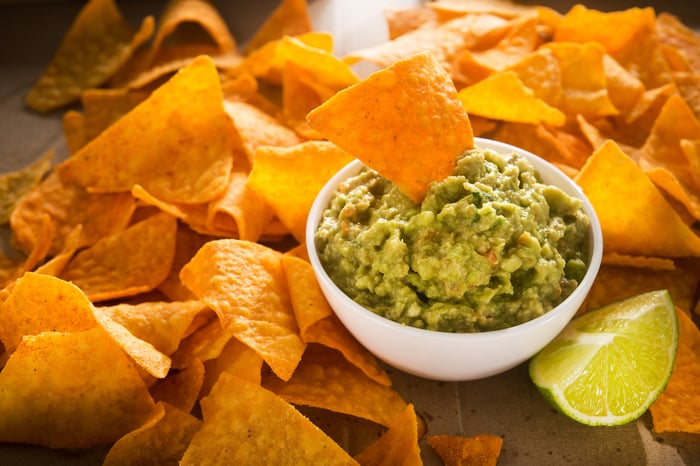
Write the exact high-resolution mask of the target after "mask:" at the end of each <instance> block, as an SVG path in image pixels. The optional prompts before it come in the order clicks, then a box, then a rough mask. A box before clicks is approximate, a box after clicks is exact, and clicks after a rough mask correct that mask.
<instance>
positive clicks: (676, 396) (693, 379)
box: [649, 308, 700, 434]
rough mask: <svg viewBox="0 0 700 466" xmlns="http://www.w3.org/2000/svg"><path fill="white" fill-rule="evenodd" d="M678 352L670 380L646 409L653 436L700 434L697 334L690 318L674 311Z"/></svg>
mask: <svg viewBox="0 0 700 466" xmlns="http://www.w3.org/2000/svg"><path fill="white" fill-rule="evenodd" d="M676 313H677V315H678V323H679V329H680V332H679V336H678V352H677V353H676V361H675V363H674V366H673V372H672V373H671V378H670V379H669V381H668V384H667V385H666V388H665V389H664V391H663V392H662V393H661V394H660V395H659V397H658V398H657V399H656V400H655V401H654V403H653V404H652V405H651V407H650V408H649V411H650V412H651V418H652V423H653V426H654V432H690V433H694V434H698V433H700V397H698V396H697V389H698V384H700V330H698V327H697V326H696V325H695V323H694V322H693V320H692V318H691V317H690V316H689V315H688V314H686V312H685V311H682V310H680V309H678V308H676Z"/></svg>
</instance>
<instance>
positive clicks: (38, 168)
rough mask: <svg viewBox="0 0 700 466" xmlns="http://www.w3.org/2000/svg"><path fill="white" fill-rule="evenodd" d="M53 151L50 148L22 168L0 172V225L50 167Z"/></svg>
mask: <svg viewBox="0 0 700 466" xmlns="http://www.w3.org/2000/svg"><path fill="white" fill-rule="evenodd" d="M53 156H54V151H53V150H50V151H48V152H46V153H45V154H44V155H42V156H41V157H39V158H38V159H36V160H35V161H33V162H32V163H30V164H29V165H27V166H26V167H24V168H21V169H19V170H16V171H12V172H7V173H2V174H0V225H2V224H5V223H7V222H9V221H10V215H11V214H12V211H13V210H14V208H15V205H17V202H18V201H19V200H20V198H21V197H22V196H24V195H25V194H26V193H28V192H29V191H31V190H32V189H34V188H35V187H36V186H37V185H38V184H39V182H40V181H41V179H42V178H43V177H44V176H45V175H46V173H47V172H48V171H49V169H50V168H51V159H52V158H53Z"/></svg>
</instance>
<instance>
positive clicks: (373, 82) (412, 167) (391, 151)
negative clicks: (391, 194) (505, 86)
mask: <svg viewBox="0 0 700 466" xmlns="http://www.w3.org/2000/svg"><path fill="white" fill-rule="evenodd" d="M416 102H421V105H416ZM308 120H309V123H310V124H311V126H312V127H313V128H314V129H316V130H317V131H319V132H320V133H321V134H322V135H323V136H325V137H327V138H328V139H329V140H331V141H332V142H334V143H335V144H337V145H338V146H339V147H340V148H342V149H344V150H346V151H347V152H349V153H350V154H351V155H353V156H354V157H357V158H358V159H360V160H362V161H363V162H364V163H365V164H367V165H368V166H369V167H371V168H373V169H375V170H377V171H378V172H379V173H380V174H381V175H383V176H384V177H386V178H388V179H390V180H391V181H393V182H394V183H395V184H396V185H397V186H398V187H399V188H400V189H402V190H403V191H404V193H406V194H407V195H408V196H409V197H411V199H413V201H414V202H417V203H419V202H420V201H421V200H422V199H423V197H424V196H425V193H426V192H427V190H428V186H429V185H430V183H431V182H433V181H440V180H442V179H444V178H445V177H446V176H448V175H450V174H451V173H452V170H453V169H454V166H455V163H456V159H457V157H458V156H459V155H460V154H461V153H462V152H463V151H465V150H466V149H470V148H472V147H473V145H474V141H473V134H472V129H471V125H470V124H469V117H468V115H467V113H466V111H465V110H464V108H463V107H462V104H461V103H460V101H459V98H458V97H457V90H456V89H455V87H454V84H453V83H452V80H451V79H450V77H449V75H448V74H447V73H446V72H445V70H444V69H443V68H442V67H441V66H440V65H439V63H438V62H437V60H436V59H435V58H434V57H433V56H432V55H431V54H429V53H426V52H424V53H418V54H415V55H413V56H411V57H409V58H406V59H404V60H400V61H397V62H395V63H394V64H393V65H391V66H390V67H388V68H386V69H383V70H381V71H377V72H375V73H374V74H372V75H370V76H369V77H368V78H366V79H364V80H363V81H361V82H360V83H358V84H356V85H354V86H351V87H349V88H347V89H344V90H342V91H340V92H338V93H337V94H336V95H335V96H333V97H332V98H331V99H329V100H327V101H326V102H325V103H323V104H322V105H321V106H319V107H317V108H316V109H314V110H313V111H312V112H311V113H309V115H308Z"/></svg>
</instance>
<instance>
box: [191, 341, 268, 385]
mask: <svg viewBox="0 0 700 466" xmlns="http://www.w3.org/2000/svg"><path fill="white" fill-rule="evenodd" d="M204 366H205V368H206V372H205V377H204V383H203V384H202V389H201V392H200V396H206V395H208V394H209V392H210V391H211V388H212V387H213V386H214V384H215V383H216V381H217V380H219V376H220V375H221V374H222V373H224V372H227V373H229V374H232V375H235V376H236V377H240V378H242V379H245V380H248V381H249V382H252V383H254V384H256V385H260V382H261V380H262V370H263V360H262V358H261V357H260V355H259V354H258V353H256V352H255V351H253V350H252V349H250V348H249V347H248V346H246V345H244V344H243V343H241V342H240V341H239V340H236V339H235V338H231V339H230V340H229V341H228V342H227V343H226V345H225V346H224V348H223V349H222V350H221V353H220V354H219V355H218V356H217V357H216V358H215V359H210V360H209V361H207V362H205V363H204Z"/></svg>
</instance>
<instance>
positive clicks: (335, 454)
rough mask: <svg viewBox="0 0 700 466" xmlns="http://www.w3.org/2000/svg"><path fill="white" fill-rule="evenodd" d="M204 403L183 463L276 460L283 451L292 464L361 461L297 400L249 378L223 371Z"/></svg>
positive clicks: (202, 463)
mask: <svg viewBox="0 0 700 466" xmlns="http://www.w3.org/2000/svg"><path fill="white" fill-rule="evenodd" d="M200 403H201V406H202V415H203V417H204V423H203V424H202V428H201V429H200V430H199V432H197V433H196V434H195V436H194V438H193V439H192V442H191V443H190V445H189V447H188V448H187V451H185V454H184V456H183V458H182V462H181V463H180V464H182V465H183V466H188V465H207V464H220V463H221V462H223V463H225V464H255V463H260V464H270V463H274V462H277V461H279V459H280V457H279V455H280V452H281V451H283V452H284V460H285V461H287V462H289V464H320V463H326V464H337V465H353V464H354V465H356V464H357V463H356V462H355V461H353V459H352V458H351V457H350V456H349V455H348V454H347V453H346V452H345V451H344V450H343V449H342V448H341V447H340V446H339V445H338V444H337V443H335V442H334V441H333V440H332V439H331V438H330V437H328V436H327V435H326V434H325V433H323V431H322V430H321V429H319V428H318V427H316V426H315V425H314V424H312V423H311V421H309V420H308V419H307V418H305V417H304V416H303V415H301V414H300V413H299V412H298V411H297V410H296V409H294V407H293V406H291V405H289V404H288V403H286V402H285V401H284V400H282V399H281V398H279V397H278V396H276V395H275V394H274V393H272V392H270V391H268V390H266V389H264V388H262V387H260V386H259V385H256V384H254V383H252V382H249V381H247V380H245V379H242V378H238V377H235V376H233V375H231V374H226V373H223V374H221V376H219V380H218V381H217V383H216V384H215V385H214V387H213V388H212V390H211V392H210V394H209V395H208V396H207V397H205V398H203V399H202V400H201V402H200Z"/></svg>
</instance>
